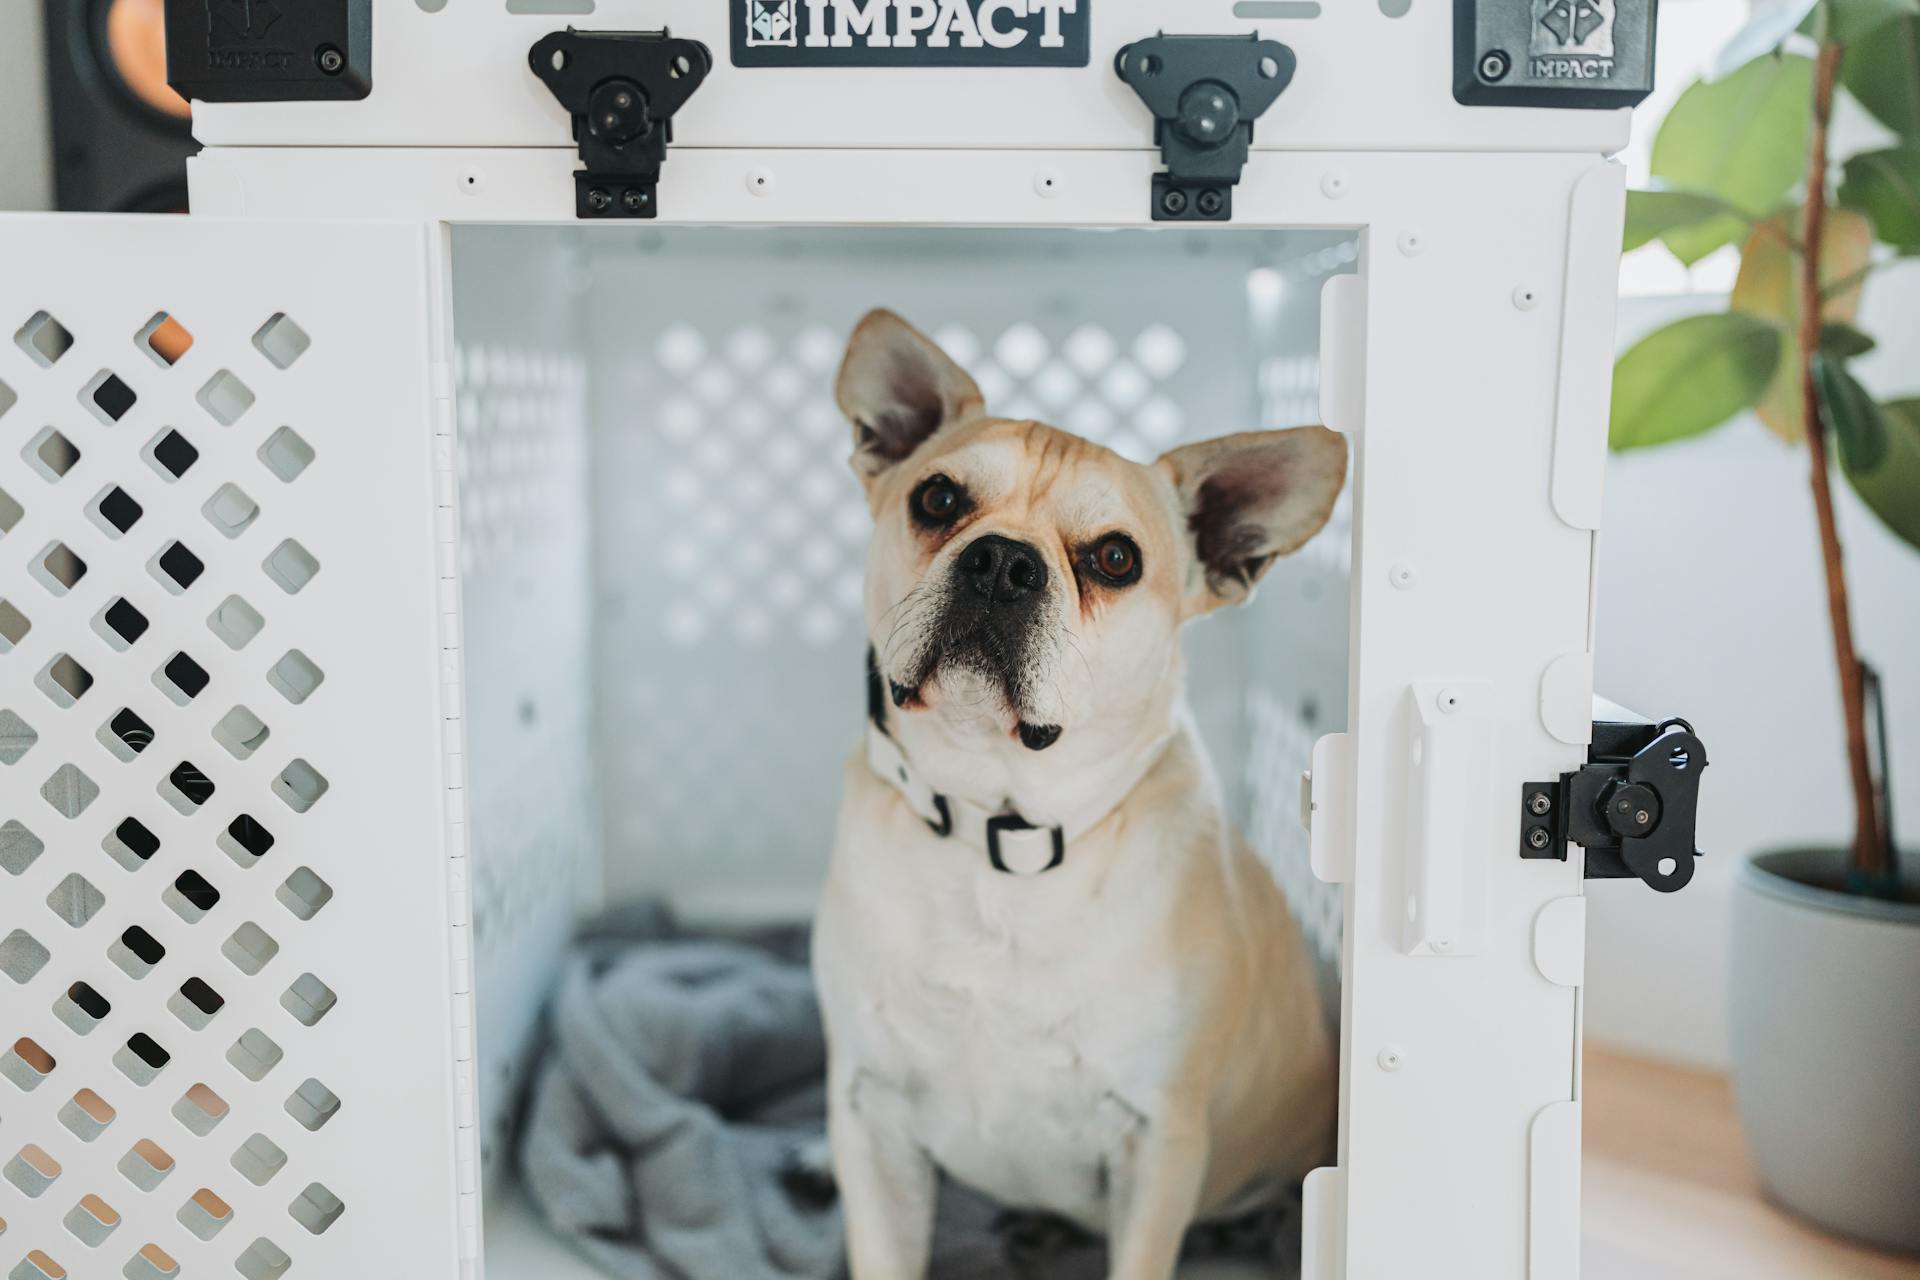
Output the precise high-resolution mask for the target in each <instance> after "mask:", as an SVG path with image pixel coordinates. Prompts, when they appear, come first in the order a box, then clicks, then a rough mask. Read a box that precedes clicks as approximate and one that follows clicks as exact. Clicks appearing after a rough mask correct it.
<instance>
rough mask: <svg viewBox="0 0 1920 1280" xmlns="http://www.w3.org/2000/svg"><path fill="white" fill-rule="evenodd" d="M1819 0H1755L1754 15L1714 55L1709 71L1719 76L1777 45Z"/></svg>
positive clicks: (1772, 49)
mask: <svg viewBox="0 0 1920 1280" xmlns="http://www.w3.org/2000/svg"><path fill="white" fill-rule="evenodd" d="M1819 2H1820V0H1774V2H1773V3H1769V2H1768V0H1756V3H1755V4H1754V6H1753V17H1752V18H1751V19H1750V20H1749V21H1748V22H1747V25H1746V26H1744V27H1742V28H1740V30H1739V31H1738V32H1737V33H1736V34H1735V35H1734V37H1733V39H1731V40H1729V41H1727V43H1726V45H1725V46H1724V47H1722V48H1721V50H1720V52H1719V53H1718V54H1716V55H1714V59H1713V69H1712V71H1711V72H1710V73H1709V74H1710V77H1711V78H1712V79H1715V80H1718V79H1720V78H1721V77H1723V76H1726V75H1730V74H1732V73H1733V72H1734V71H1737V70H1739V69H1740V68H1741V67H1743V66H1745V65H1746V64H1747V63H1749V62H1751V61H1753V60H1754V59H1755V58H1763V57H1765V56H1767V55H1768V54H1770V53H1772V52H1773V51H1774V50H1775V49H1778V48H1779V47H1780V42H1781V41H1782V40H1785V39H1786V38H1787V37H1788V36H1790V35H1792V34H1793V31H1794V28H1796V27H1798V26H1799V25H1800V23H1801V22H1802V21H1803V20H1804V19H1805V18H1806V17H1807V15H1808V14H1810V13H1812V12H1813V7H1814V6H1815V5H1816V4H1818V3H1819Z"/></svg>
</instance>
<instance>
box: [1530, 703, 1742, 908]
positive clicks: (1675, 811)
mask: <svg viewBox="0 0 1920 1280" xmlns="http://www.w3.org/2000/svg"><path fill="white" fill-rule="evenodd" d="M1706 767H1707V749H1706V747H1705V746H1703V745H1702V744H1701V742H1700V739H1699V737H1698V736H1696V735H1695V734H1694V732H1693V726H1692V725H1690V724H1688V723H1687V722H1686V721H1685V720H1679V719H1674V720H1665V721H1662V722H1661V723H1659V724H1646V723H1641V722H1636V721H1629V720H1625V719H1621V720H1611V719H1610V720H1596V721H1594V722H1593V744H1592V746H1590V747H1589V748H1588V749H1587V763H1586V764H1584V765H1582V766H1581V767H1580V768H1578V769H1576V770H1574V771H1573V772H1571V773H1563V774H1561V775H1560V776H1559V777H1558V778H1556V779H1554V780H1553V781H1551V782H1529V783H1527V784H1525V785H1524V786H1522V787H1521V788H1520V810H1521V812H1520V856H1521V857H1523V858H1556V859H1560V860H1563V861H1564V860H1565V858H1566V856H1567V844H1568V842H1569V841H1571V842H1572V843H1574V844H1577V845H1580V846H1581V847H1582V848H1584V849H1585V850H1586V853H1587V859H1586V878H1587V879H1589V880H1596V879H1601V880H1613V879H1624V878H1626V877H1628V876H1637V877H1639V879H1640V880H1641V881H1643V882H1644V883H1646V884H1647V885H1648V886H1649V887H1651V888H1654V889H1657V890H1659V891H1660V892H1661V893H1672V892H1673V891H1674V890H1676V889H1681V888H1684V887H1685V886H1686V884H1687V882H1688V881H1689V880H1691V879H1693V863H1694V859H1696V858H1698V857H1699V856H1700V853H1699V851H1698V850H1696V849H1695V848H1694V847H1693V841H1694V825H1695V814H1696V810H1697V809H1698V807H1699V803H1700V773H1701V771H1702V770H1703V769H1705V768H1706Z"/></svg>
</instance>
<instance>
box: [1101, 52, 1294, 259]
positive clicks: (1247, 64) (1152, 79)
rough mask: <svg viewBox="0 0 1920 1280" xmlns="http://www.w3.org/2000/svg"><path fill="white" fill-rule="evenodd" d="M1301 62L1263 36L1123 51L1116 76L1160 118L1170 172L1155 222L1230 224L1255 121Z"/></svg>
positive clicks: (1162, 176)
mask: <svg viewBox="0 0 1920 1280" xmlns="http://www.w3.org/2000/svg"><path fill="white" fill-rule="evenodd" d="M1296 62H1297V59H1295V58H1294V56H1293V50H1291V49H1289V48H1288V47H1287V46H1286V45H1284V44H1281V43H1280V42H1279V41H1277V40H1262V39H1261V38H1260V37H1259V36H1258V35H1251V36H1246V37H1241V36H1170V35H1166V34H1165V33H1162V34H1160V35H1157V36H1153V37H1150V38H1149V39H1146V40H1136V41H1134V42H1133V43H1132V44H1130V45H1126V46H1124V47H1123V48H1122V49H1121V50H1120V52H1119V54H1118V55H1117V56H1116V57H1115V58H1114V60H1113V69H1114V70H1115V71H1117V72H1118V73H1119V75H1120V78H1121V79H1122V80H1125V81H1126V82H1127V83H1128V84H1129V85H1132V86H1133V91H1134V92H1135V93H1137V94H1139V95H1140V100H1141V101H1142V102H1144V103H1146V104H1147V110H1149V111H1151V112H1153V140H1154V142H1155V143H1157V144H1158V145H1159V147H1160V158H1161V159H1162V160H1165V161H1166V162H1167V171H1166V172H1165V173H1156V174H1154V175H1153V219H1154V221H1155V222H1225V221H1226V220H1227V219H1229V218H1231V217H1232V216H1233V187H1234V184H1235V183H1237V182H1239V181H1240V171H1241V170H1242V169H1243V168H1245V167H1246V163H1247V153H1248V150H1249V149H1250V148H1251V147H1252V145H1253V122H1254V120H1255V119H1256V118H1258V117H1259V115H1260V113H1261V112H1263V111H1265V110H1266V109H1267V108H1268V107H1270V106H1272V105H1273V103H1274V99H1276V98H1278V97H1279V96H1280V91H1281V90H1282V89H1285V88H1286V87H1287V84H1288V83H1289V82H1290V81H1291V80H1292V79H1293V69H1294V66H1295V65H1296Z"/></svg>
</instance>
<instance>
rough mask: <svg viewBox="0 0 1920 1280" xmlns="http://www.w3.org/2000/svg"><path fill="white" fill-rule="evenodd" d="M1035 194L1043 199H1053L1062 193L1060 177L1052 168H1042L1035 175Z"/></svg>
mask: <svg viewBox="0 0 1920 1280" xmlns="http://www.w3.org/2000/svg"><path fill="white" fill-rule="evenodd" d="M1033 194H1035V195H1037V196H1039V197H1040V198H1041V199H1042V200H1051V199H1053V198H1054V197H1055V196H1057V195H1059V194H1060V179H1059V178H1057V177H1056V176H1054V173H1053V171H1052V170H1050V169H1042V170H1040V172H1038V173H1036V174H1034V175H1033Z"/></svg>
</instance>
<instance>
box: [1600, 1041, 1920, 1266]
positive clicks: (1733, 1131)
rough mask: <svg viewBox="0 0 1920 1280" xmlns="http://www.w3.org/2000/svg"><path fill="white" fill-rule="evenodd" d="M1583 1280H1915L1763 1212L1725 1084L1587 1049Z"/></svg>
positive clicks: (1893, 1262) (1884, 1259) (1903, 1262)
mask: <svg viewBox="0 0 1920 1280" xmlns="http://www.w3.org/2000/svg"><path fill="white" fill-rule="evenodd" d="M1584 1104H1585V1105H1584V1116H1583V1121H1582V1125H1581V1130H1582V1134H1583V1141H1584V1144H1585V1150H1586V1159H1585V1162H1584V1164H1583V1167H1582V1175H1583V1194H1582V1208H1583V1218H1584V1229H1583V1232H1582V1245H1581V1256H1582V1264H1581V1272H1582V1276H1583V1280H1895V1278H1896V1277H1897V1278H1898V1280H1920V1260H1915V1259H1898V1258H1892V1257H1888V1256H1887V1255H1885V1254H1880V1253H1875V1252H1872V1251H1871V1250H1867V1249H1863V1248H1860V1247H1859V1246H1857V1245H1851V1244H1847V1243H1844V1242H1842V1241H1839V1240H1836V1239H1834V1238H1833V1237H1831V1236H1827V1235H1823V1234H1821V1233H1820V1232H1818V1231H1816V1230H1814V1229H1813V1228H1812V1227H1808V1226H1806V1225H1804V1224H1802V1223H1801V1222H1800V1221H1799V1220H1798V1219H1795V1218H1793V1217H1790V1216H1788V1215H1787V1214H1786V1213H1783V1212H1782V1211H1780V1210H1779V1209H1776V1208H1774V1207H1773V1206H1772V1205H1770V1204H1768V1203H1767V1202H1766V1200H1765V1199H1764V1198H1763V1197H1762V1195H1761V1193H1760V1185H1759V1183H1758V1182H1757V1181H1756V1180H1755V1178H1754V1176H1753V1169H1752V1166H1751V1165H1750V1164H1749V1162H1748V1160H1747V1152H1746V1147H1745V1144H1744V1143H1743V1142H1742V1141H1741V1138H1740V1126H1739V1123H1738V1121H1737V1120H1736V1118H1735V1116H1734V1109H1733V1093H1732V1090H1731V1089H1730V1088H1729V1086H1728V1084H1727V1081H1726V1079H1725V1077H1723V1076H1719V1075H1714V1074H1712V1073H1709V1072H1705V1071H1695V1070H1690V1069H1688V1068H1685V1067H1675V1066H1669V1065H1667V1064H1665V1063H1653V1062H1648V1061H1645V1060H1643V1059H1638V1058H1631V1057H1627V1056H1625V1055H1623V1054H1619V1053H1614V1052H1611V1051H1608V1050H1604V1049H1600V1048H1596V1047H1594V1046H1592V1045H1589V1046H1588V1047H1587V1062H1586V1087H1585V1098H1584Z"/></svg>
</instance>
